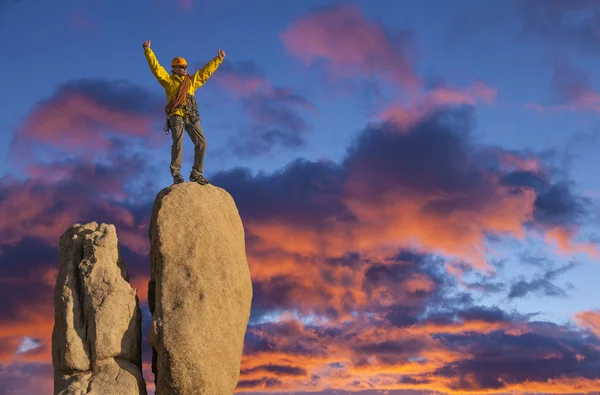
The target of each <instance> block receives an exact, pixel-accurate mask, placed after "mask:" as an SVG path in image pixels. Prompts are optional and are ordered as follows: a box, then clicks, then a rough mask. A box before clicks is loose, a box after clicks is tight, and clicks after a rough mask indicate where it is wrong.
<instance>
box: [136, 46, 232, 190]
mask: <svg viewBox="0 0 600 395" xmlns="http://www.w3.org/2000/svg"><path fill="white" fill-rule="evenodd" d="M142 47H143V48H144V54H145V56H146V60H147V61H148V65H149V66H150V70H151V71H152V74H154V76H155V77H156V79H157V80H158V82H159V83H160V85H161V86H162V87H163V88H164V89H165V94H166V96H167V103H168V104H167V106H166V107H165V113H166V117H167V124H166V125H165V132H167V133H168V130H169V129H170V130H171V132H172V136H173V145H172V146H171V175H172V176H173V182H174V183H175V184H179V183H181V182H183V181H184V179H183V177H182V176H181V173H180V171H181V151H182V146H183V140H182V139H183V130H184V129H185V130H186V131H187V133H188V135H189V136H190V138H191V139H192V142H193V143H194V146H195V148H194V165H193V167H192V172H191V174H190V181H193V182H197V183H199V184H201V185H205V184H208V180H207V179H206V178H204V176H203V175H202V168H203V166H204V154H205V152H206V146H207V144H206V137H204V133H203V131H202V128H201V127H200V116H199V114H198V104H197V103H196V99H195V97H194V92H195V91H196V89H198V88H199V87H201V86H202V85H204V83H205V82H206V81H207V80H208V79H209V78H210V76H211V75H212V74H213V73H214V72H215V71H216V70H217V68H218V67H219V65H221V63H222V62H223V58H224V57H225V51H223V50H221V49H219V50H218V51H217V56H215V57H214V58H213V59H212V60H211V61H210V62H208V63H207V64H206V65H205V66H204V67H203V68H201V69H200V70H198V71H197V72H196V73H195V74H194V75H189V74H187V62H186V60H185V59H184V58H179V57H178V58H173V60H172V61H171V74H169V73H167V71H166V70H165V68H164V67H163V66H161V65H160V63H159V62H158V60H157V59H156V56H155V55H154V52H153V51H152V49H150V40H148V41H145V42H144V43H143V44H142Z"/></svg>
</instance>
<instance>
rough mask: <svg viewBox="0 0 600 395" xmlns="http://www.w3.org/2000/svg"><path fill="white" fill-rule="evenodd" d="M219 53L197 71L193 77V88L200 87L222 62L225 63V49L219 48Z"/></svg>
mask: <svg viewBox="0 0 600 395" xmlns="http://www.w3.org/2000/svg"><path fill="white" fill-rule="evenodd" d="M217 53H218V55H217V56H215V57H214V58H213V59H212V60H211V61H210V62H208V63H207V64H206V65H205V66H204V67H203V68H201V69H200V70H198V71H196V73H194V75H193V77H192V89H194V90H196V89H198V88H200V87H201V86H202V85H204V83H205V82H206V81H208V79H209V78H210V76H211V75H212V74H213V73H214V72H215V71H216V70H217V69H218V68H219V66H220V65H221V63H223V58H224V57H225V51H223V50H222V49H220V48H219V50H218V51H217Z"/></svg>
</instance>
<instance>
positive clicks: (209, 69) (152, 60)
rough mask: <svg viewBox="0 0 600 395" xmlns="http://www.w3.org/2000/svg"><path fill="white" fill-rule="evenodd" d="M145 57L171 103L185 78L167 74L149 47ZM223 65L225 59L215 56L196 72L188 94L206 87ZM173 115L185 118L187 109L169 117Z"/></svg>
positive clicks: (179, 110)
mask: <svg viewBox="0 0 600 395" xmlns="http://www.w3.org/2000/svg"><path fill="white" fill-rule="evenodd" d="M144 55H146V60H147V61H148V65H149V66H150V70H151V71H152V74H154V76H155V77H156V79H157V80H158V82H159V83H160V85H161V86H162V87H163V88H165V94H166V96H167V103H169V102H170V101H171V98H172V97H173V96H175V94H176V93H177V92H178V91H179V85H181V83H182V82H183V77H181V76H179V75H178V74H175V73H170V74H169V73H167V70H165V68H164V67H163V66H161V65H160V63H159V62H158V60H157V59H156V56H155V55H154V52H153V51H152V49H150V48H149V47H148V48H145V49H144ZM221 63H223V59H221V58H220V57H219V56H215V57H214V59H212V60H211V61H210V62H208V63H207V64H206V65H205V66H204V67H203V68H201V69H200V70H198V71H196V73H194V75H192V83H191V84H190V89H189V90H188V93H189V94H190V95H194V92H195V91H196V89H198V88H200V87H201V86H202V85H204V83H205V82H206V81H207V80H208V79H209V78H210V76H211V75H212V73H214V72H215V71H216V70H217V68H218V67H219V65H221ZM171 115H181V116H184V115H185V109H184V108H177V109H175V111H173V112H172V113H171V114H168V116H171Z"/></svg>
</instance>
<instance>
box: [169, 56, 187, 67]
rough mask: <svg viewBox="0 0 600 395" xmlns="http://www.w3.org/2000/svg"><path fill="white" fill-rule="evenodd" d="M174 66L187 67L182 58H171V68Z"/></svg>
mask: <svg viewBox="0 0 600 395" xmlns="http://www.w3.org/2000/svg"><path fill="white" fill-rule="evenodd" d="M174 66H187V62H186V60H185V59H184V58H173V60H172V61H171V67H174Z"/></svg>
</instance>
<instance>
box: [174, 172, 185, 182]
mask: <svg viewBox="0 0 600 395" xmlns="http://www.w3.org/2000/svg"><path fill="white" fill-rule="evenodd" d="M184 181H185V180H184V179H183V177H182V176H181V174H178V175H176V176H173V184H181V183H182V182H184Z"/></svg>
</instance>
